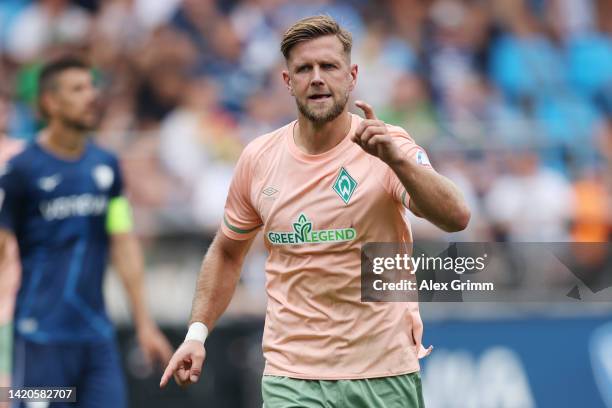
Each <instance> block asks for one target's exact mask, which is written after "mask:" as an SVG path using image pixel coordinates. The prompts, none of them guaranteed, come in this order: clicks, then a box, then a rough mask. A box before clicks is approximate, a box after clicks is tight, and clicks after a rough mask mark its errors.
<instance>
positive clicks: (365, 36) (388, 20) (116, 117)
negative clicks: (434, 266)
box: [0, 0, 612, 241]
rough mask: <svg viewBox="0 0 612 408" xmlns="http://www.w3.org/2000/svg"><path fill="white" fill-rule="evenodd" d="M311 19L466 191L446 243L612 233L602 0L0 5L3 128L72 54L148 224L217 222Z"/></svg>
mask: <svg viewBox="0 0 612 408" xmlns="http://www.w3.org/2000/svg"><path fill="white" fill-rule="evenodd" d="M320 13H326V14H330V15H331V16H333V17H335V18H336V19H337V20H338V21H339V22H340V23H341V24H342V25H344V26H345V27H346V28H348V29H349V30H350V31H351V32H352V33H353V40H354V47H353V61H354V62H355V63H357V64H359V78H358V85H357V89H356V92H355V94H354V96H355V98H361V99H364V100H366V101H368V102H369V103H371V104H372V105H373V106H374V107H375V110H376V112H377V114H378V116H379V117H380V118H381V119H383V120H385V121H387V122H389V123H393V124H396V125H400V126H403V127H404V128H405V129H407V130H408V131H409V133H411V135H412V136H413V137H414V138H415V140H416V141H417V143H419V144H420V145H422V146H424V147H425V148H427V149H428V151H429V152H430V156H431V158H432V162H433V164H434V166H435V167H436V168H437V169H438V170H439V171H441V172H442V173H444V174H446V175H448V176H449V177H450V178H451V179H453V180H454V181H455V182H456V183H457V184H459V186H460V187H461V189H462V190H463V191H464V193H465V194H466V196H467V198H468V200H469V202H470V204H471V207H472V212H473V219H472V223H471V225H470V227H469V228H468V230H467V231H465V232H463V233H461V234H460V235H458V236H456V237H454V239H463V240H518V241H566V240H578V241H608V240H609V238H610V237H611V235H612V2H611V1H609V0H580V1H577V0H384V1H367V0H336V1H331V0H232V1H230V0H228V1H222V0H217V1H214V0H182V1H181V0H156V1H147V0H80V1H76V0H75V1H70V0H38V1H31V0H2V1H0V134H1V133H2V132H3V131H5V132H6V133H8V134H10V135H11V136H12V137H16V138H21V139H31V138H33V137H35V134H36V132H37V130H38V129H39V128H40V126H41V122H40V120H39V117H38V115H37V112H36V104H35V98H36V93H37V83H36V77H37V73H38V71H39V69H40V67H41V63H42V62H44V61H46V60H48V59H50V58H53V57H54V56H57V55H63V54H66V53H70V54H77V55H81V56H83V57H84V58H85V59H86V60H88V61H89V62H90V63H91V64H92V66H93V67H94V68H95V76H96V80H97V81H98V84H99V86H100V89H101V92H102V94H101V95H102V97H101V101H100V110H101V115H102V117H101V122H100V127H99V130H98V131H97V134H96V138H97V140H98V141H99V143H101V144H102V145H104V146H107V147H108V148H110V149H113V150H115V151H116V152H118V153H119V154H120V156H121V158H122V165H123V169H124V173H125V177H126V183H127V186H128V191H129V195H130V198H131V200H132V202H133V203H134V205H135V208H136V213H135V214H136V217H137V220H136V223H137V225H138V226H139V228H140V232H141V234H142V235H143V236H152V237H155V236H159V235H164V234H175V233H185V232H192V233H201V232H202V231H204V232H206V233H212V232H213V231H214V230H216V227H217V225H218V223H219V220H220V219H221V215H222V211H223V204H224V199H225V194H226V190H227V187H228V184H229V180H230V179H231V175H232V170H233V165H234V163H235V162H236V159H237V157H238V156H239V154H240V152H241V150H242V148H243V147H244V145H245V144H246V143H248V142H249V141H250V140H252V139H253V138H255V137H257V136H258V135H261V134H263V133H265V132H267V131H269V130H272V129H275V128H277V127H279V126H281V125H284V124H285V123H287V122H289V121H291V120H293V119H294V118H295V116H296V109H295V106H294V102H293V101H292V99H291V97H290V95H289V94H288V92H287V90H286V89H285V87H284V85H283V83H282V81H281V75H280V72H281V70H282V69H283V68H284V61H283V59H282V55H281V53H280V51H279V43H280V39H281V36H282V34H283V32H284V30H285V29H286V28H287V27H288V26H289V25H291V23H293V22H294V21H296V20H297V19H299V18H301V17H305V16H308V15H313V14H320ZM415 229H416V230H417V231H416V234H417V236H419V237H434V236H436V234H438V232H436V231H435V230H434V229H433V228H432V227H430V226H428V225H427V224H426V223H424V222H419V221H418V220H416V221H415Z"/></svg>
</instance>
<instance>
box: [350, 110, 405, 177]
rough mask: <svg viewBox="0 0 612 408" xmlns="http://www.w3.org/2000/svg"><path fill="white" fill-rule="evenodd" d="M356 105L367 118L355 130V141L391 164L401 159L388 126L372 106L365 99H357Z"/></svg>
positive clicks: (353, 137) (373, 154)
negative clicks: (378, 116)
mask: <svg viewBox="0 0 612 408" xmlns="http://www.w3.org/2000/svg"><path fill="white" fill-rule="evenodd" d="M355 105H356V106H357V107H358V108H359V109H361V110H362V111H363V113H364V115H365V120H364V121H363V122H361V123H360V124H359V126H358V127H357V129H356V130H355V134H354V135H353V136H352V140H353V142H355V143H357V144H358V145H359V146H360V147H361V148H362V149H363V150H365V151H366V152H367V153H369V154H371V155H372V156H376V157H378V158H379V159H381V160H382V161H384V162H385V163H387V164H389V165H390V164H393V163H396V162H398V161H399V160H401V157H402V156H401V151H400V149H399V148H398V147H397V146H396V145H395V144H394V143H393V141H392V138H391V135H390V134H389V130H388V129H387V126H386V125H385V123H384V122H383V121H382V120H378V118H377V117H376V114H375V113H374V110H373V109H372V107H371V106H370V105H368V104H367V103H365V102H363V101H356V102H355Z"/></svg>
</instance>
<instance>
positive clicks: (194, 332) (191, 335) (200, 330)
mask: <svg viewBox="0 0 612 408" xmlns="http://www.w3.org/2000/svg"><path fill="white" fill-rule="evenodd" d="M206 337H208V327H206V325H205V324H204V323H202V322H195V323H191V325H190V326H189V330H188V331H187V335H186V336H185V341H187V340H197V341H199V342H201V343H202V344H204V342H205V341H206Z"/></svg>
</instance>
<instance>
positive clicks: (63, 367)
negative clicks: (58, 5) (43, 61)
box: [0, 58, 172, 407]
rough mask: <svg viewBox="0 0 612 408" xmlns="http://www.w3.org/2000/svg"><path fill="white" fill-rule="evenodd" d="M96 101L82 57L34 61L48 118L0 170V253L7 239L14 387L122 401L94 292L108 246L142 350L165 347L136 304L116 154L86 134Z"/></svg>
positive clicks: (149, 353)
mask: <svg viewBox="0 0 612 408" xmlns="http://www.w3.org/2000/svg"><path fill="white" fill-rule="evenodd" d="M96 100H97V90H96V88H95V87H94V84H93V77H92V74H91V72H90V69H89V67H88V66H87V65H86V64H84V63H83V62H81V61H79V60H77V59H72V58H62V59H58V60H57V61H54V62H52V63H50V64H48V65H46V66H45V67H43V69H42V71H41V74H40V78H39V107H40V109H41V112H42V113H43V115H44V116H45V119H47V121H48V126H47V127H46V128H45V129H43V130H42V132H41V133H40V135H39V137H38V138H37V140H36V141H35V142H33V143H31V144H29V145H28V146H27V147H25V149H24V151H23V152H22V153H20V154H18V155H17V156H15V157H14V158H13V159H12V160H11V161H10V162H9V163H8V165H7V166H6V167H5V169H4V173H3V175H2V177H1V178H0V194H1V196H2V198H3V200H2V201H1V203H0V254H4V258H6V253H7V252H6V251H7V250H6V249H5V248H7V246H10V242H11V240H12V239H14V238H13V237H16V239H17V242H18V244H19V256H20V260H21V266H22V279H21V286H20V289H19V292H18V295H17V300H16V306H15V317H14V325H15V328H14V332H15V335H14V345H13V348H14V351H13V356H14V359H13V361H14V363H13V385H14V386H17V387H22V386H25V387H34V386H47V387H50V386H76V387H77V400H78V405H79V406H84V407H124V406H126V398H125V397H126V396H125V386H124V383H123V374H122V370H121V364H120V358H119V354H118V350H117V346H116V343H115V335H114V329H113V327H112V324H111V322H110V320H109V318H108V316H107V314H106V311H105V306H104V299H103V295H102V284H103V275H104V271H105V269H106V265H107V257H108V255H109V251H110V255H111V258H112V261H113V265H114V267H115V269H116V270H117V271H118V273H119V274H120V276H121V278H122V280H123V283H124V285H125V288H126V291H127V294H128V297H129V299H130V303H131V307H132V312H133V315H134V321H135V326H136V330H137V335H138V340H139V343H140V346H141V347H142V349H143V351H144V353H145V355H146V357H147V358H148V359H149V361H153V360H158V361H160V362H165V361H167V360H168V359H169V358H170V356H171V354H172V349H171V347H170V345H169V343H168V341H167V340H166V338H165V337H164V336H163V335H162V333H161V332H160V331H159V329H158V328H157V325H156V324H155V323H154V322H153V320H152V318H151V317H150V315H149V313H148V311H147V308H146V305H145V303H146V302H145V295H144V284H143V280H144V273H143V268H144V261H143V256H142V252H141V249H140V246H139V243H138V241H137V239H136V237H135V236H134V235H133V234H132V232H131V228H132V222H131V218H130V217H131V215H130V209H129V204H128V202H127V200H126V199H125V198H124V197H123V195H122V194H123V186H122V177H121V172H120V169H119V165H118V161H117V159H116V157H115V156H113V155H112V154H110V153H108V152H106V151H104V150H102V149H100V148H98V147H97V146H96V145H95V144H94V143H93V142H91V141H89V140H88V137H87V136H88V133H89V131H91V130H92V129H93V128H94V127H95V125H96V122H97V116H98V115H97V106H96ZM13 254H14V253H13ZM2 262H10V260H7V259H2ZM68 406H73V404H72V405H71V404H68Z"/></svg>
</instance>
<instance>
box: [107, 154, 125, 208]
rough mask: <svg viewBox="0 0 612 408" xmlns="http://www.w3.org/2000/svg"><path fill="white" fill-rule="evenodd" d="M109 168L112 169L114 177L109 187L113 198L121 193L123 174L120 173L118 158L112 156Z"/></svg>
mask: <svg viewBox="0 0 612 408" xmlns="http://www.w3.org/2000/svg"><path fill="white" fill-rule="evenodd" d="M111 168H112V169H113V174H114V178H113V184H112V186H111V189H110V196H111V198H114V197H119V196H121V195H123V174H122V173H121V166H119V160H117V158H116V157H115V156H113V157H112V160H111Z"/></svg>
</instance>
